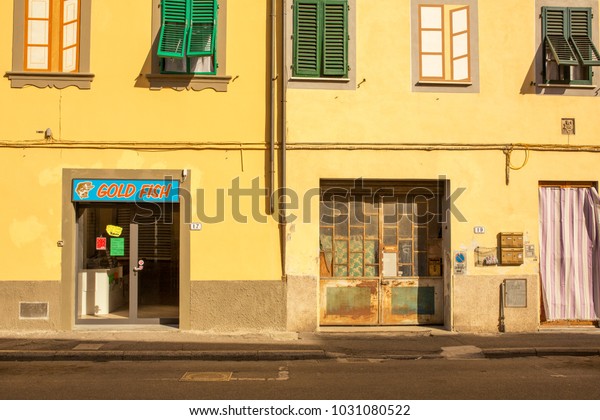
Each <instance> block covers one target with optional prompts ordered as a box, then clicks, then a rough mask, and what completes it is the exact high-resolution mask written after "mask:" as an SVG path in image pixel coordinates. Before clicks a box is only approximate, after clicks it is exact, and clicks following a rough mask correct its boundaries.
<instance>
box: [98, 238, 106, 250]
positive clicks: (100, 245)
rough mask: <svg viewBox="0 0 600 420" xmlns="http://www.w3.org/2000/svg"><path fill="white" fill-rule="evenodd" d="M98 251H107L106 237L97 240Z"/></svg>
mask: <svg viewBox="0 0 600 420" xmlns="http://www.w3.org/2000/svg"><path fill="white" fill-rule="evenodd" d="M96 251H106V238H105V237H104V236H100V237H98V238H96Z"/></svg>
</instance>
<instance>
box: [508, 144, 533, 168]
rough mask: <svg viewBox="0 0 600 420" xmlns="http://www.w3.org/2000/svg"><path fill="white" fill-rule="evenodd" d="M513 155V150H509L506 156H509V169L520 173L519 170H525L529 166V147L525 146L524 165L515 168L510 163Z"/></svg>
mask: <svg viewBox="0 0 600 420" xmlns="http://www.w3.org/2000/svg"><path fill="white" fill-rule="evenodd" d="M511 153H512V148H511V149H509V150H508V151H507V153H506V154H507V156H508V167H509V168H510V169H512V170H513V171H518V170H519V169H523V167H525V165H527V162H529V148H528V147H527V146H525V160H524V161H523V164H522V165H521V166H513V165H512V164H511V163H510V155H511Z"/></svg>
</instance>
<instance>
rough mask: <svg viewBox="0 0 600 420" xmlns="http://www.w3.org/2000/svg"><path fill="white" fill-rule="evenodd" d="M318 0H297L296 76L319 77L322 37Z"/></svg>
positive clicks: (295, 29) (295, 27) (295, 9)
mask: <svg viewBox="0 0 600 420" xmlns="http://www.w3.org/2000/svg"><path fill="white" fill-rule="evenodd" d="M319 17H320V13H319V1H318V0H296V2H295V5H294V69H293V70H294V76H308V77H318V76H319V75H320V74H319V73H320V66H319V62H320V58H321V45H320V44H321V37H320V30H319V29H320V19H319Z"/></svg>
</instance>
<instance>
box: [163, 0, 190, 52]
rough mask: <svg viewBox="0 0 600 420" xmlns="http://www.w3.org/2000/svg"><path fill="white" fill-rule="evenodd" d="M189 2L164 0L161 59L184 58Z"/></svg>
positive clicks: (185, 0)
mask: <svg viewBox="0 0 600 420" xmlns="http://www.w3.org/2000/svg"><path fill="white" fill-rule="evenodd" d="M186 21H187V0H162V26H161V28H160V38H159V41H158V56H159V57H177V58H183V56H184V54H185V41H186V34H187V22H186Z"/></svg>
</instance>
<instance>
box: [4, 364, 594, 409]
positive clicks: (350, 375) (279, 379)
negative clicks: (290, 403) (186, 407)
mask: <svg viewBox="0 0 600 420" xmlns="http://www.w3.org/2000/svg"><path fill="white" fill-rule="evenodd" d="M186 374H187V376H185V375H186ZM182 379H187V380H182ZM598 384H600V357H597V356H596V357H528V358H514V359H470V360H446V359H432V360H427V359H422V360H368V359H364V360H361V359H347V360H345V359H338V360H335V359H333V360H314V361H290V362H281V361H280V362H202V361H159V362H103V363H102V362H1V363H0V399H2V400H13V399H19V400H62V399H68V400H82V399H83V400H140V399H143V400H311V399H318V400H359V399H361V400H383V399H385V400H420V399H427V400H446V399H451V400H456V399H460V400H463V399H467V400H472V399H475V400H476V399H493V400H506V399H511V400H557V399H558V400H565V399H582V400H596V401H598V400H600V386H599V385H598Z"/></svg>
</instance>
